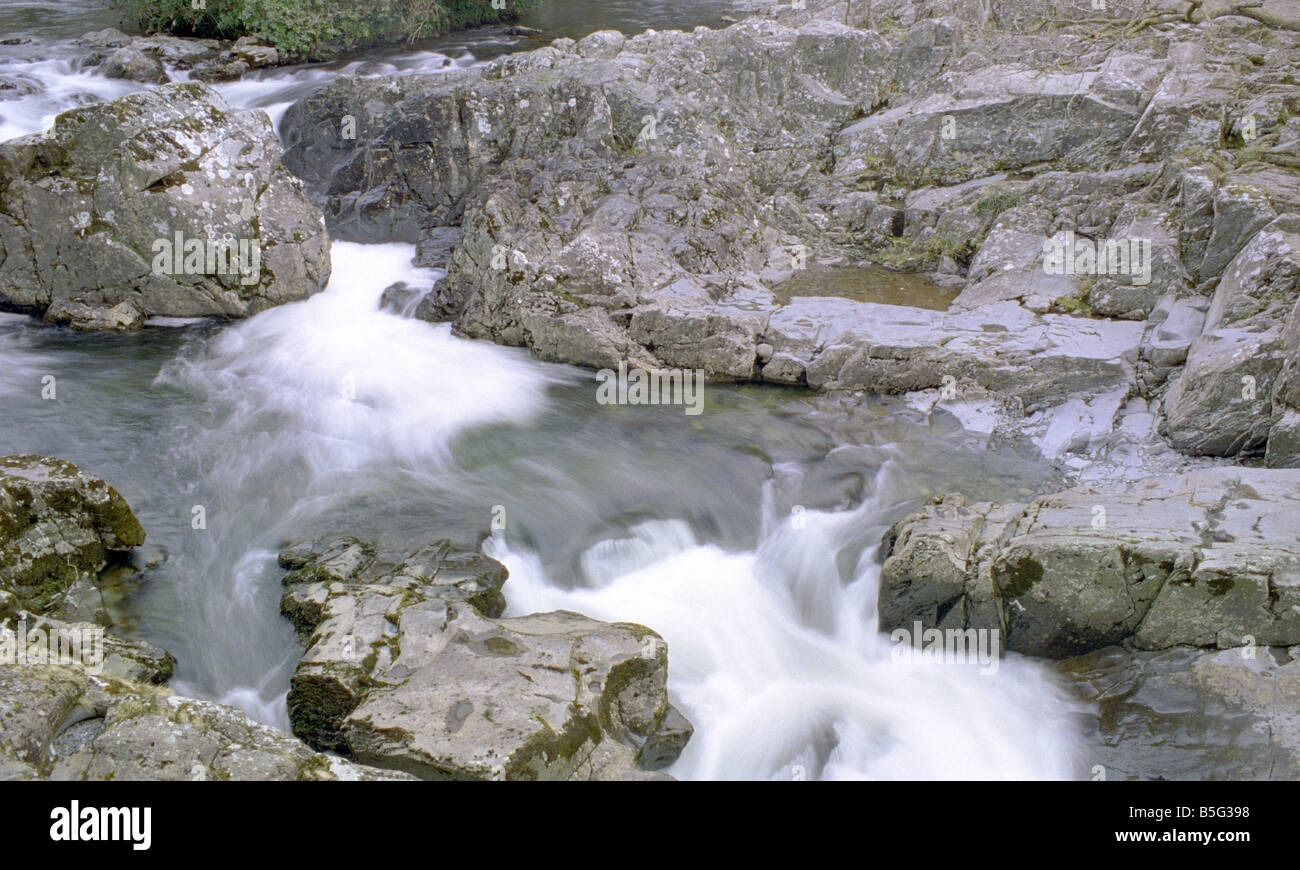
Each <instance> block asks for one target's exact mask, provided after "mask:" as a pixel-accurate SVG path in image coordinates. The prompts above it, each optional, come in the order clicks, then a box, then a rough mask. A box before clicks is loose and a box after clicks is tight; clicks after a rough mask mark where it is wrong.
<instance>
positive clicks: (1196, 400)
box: [1165, 214, 1300, 466]
mask: <svg viewBox="0 0 1300 870" xmlns="http://www.w3.org/2000/svg"><path fill="white" fill-rule="evenodd" d="M1297 373H1300V216H1297V215H1294V214H1288V215H1283V216H1282V217H1279V218H1277V219H1275V220H1273V221H1272V222H1270V223H1269V224H1268V225H1267V226H1266V227H1265V228H1264V229H1263V230H1261V231H1260V232H1259V233H1257V234H1256V235H1255V236H1254V238H1253V239H1252V240H1251V241H1250V243H1249V244H1247V245H1246V246H1245V247H1244V248H1243V249H1242V250H1241V252H1240V253H1238V254H1237V255H1236V256H1235V257H1234V258H1233V260H1232V263H1231V264H1230V265H1229V266H1228V268H1227V269H1226V270H1225V271H1224V273H1223V277H1222V279H1221V280H1220V281H1219V284H1218V287H1217V289H1216V290H1215V292H1214V298H1213V299H1212V301H1211V303H1210V307H1209V310H1208V312H1207V313H1206V315H1205V325H1204V329H1203V332H1202V334H1201V335H1200V337H1198V338H1197V339H1196V341H1195V342H1193V343H1192V345H1191V347H1190V349H1189V350H1188V352H1187V366H1186V368H1185V369H1184V370H1183V373H1182V375H1181V376H1179V377H1178V379H1177V380H1175V381H1174V382H1173V383H1172V384H1171V385H1170V387H1169V390H1168V392H1167V394H1166V396H1165V415H1166V418H1167V430H1168V435H1169V439H1170V441H1172V442H1173V444H1174V445H1175V446H1176V447H1178V448H1179V449H1181V450H1184V451H1186V452H1188V453H1193V454H1208V455H1212V456H1232V455H1235V454H1238V453H1248V454H1249V453H1256V454H1258V453H1265V454H1266V456H1267V458H1268V463H1269V464H1270V465H1274V466H1294V465H1297V464H1300V453H1298V452H1296V446H1297V445H1296V444H1295V441H1294V438H1293V437H1291V436H1290V434H1289V433H1291V432H1292V429H1291V428H1290V423H1289V421H1290V420H1291V419H1293V415H1294V414H1295V412H1296V409H1297V408H1300V377H1297ZM1289 415H1292V416H1289ZM1274 427H1278V428H1279V432H1278V438H1277V439H1276V441H1275V440H1274V439H1273V435H1272V433H1273V429H1274Z"/></svg>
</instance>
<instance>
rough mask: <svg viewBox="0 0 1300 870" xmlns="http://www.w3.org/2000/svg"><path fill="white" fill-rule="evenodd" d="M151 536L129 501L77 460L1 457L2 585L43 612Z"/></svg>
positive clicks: (25, 602) (0, 577) (0, 579)
mask: <svg viewBox="0 0 1300 870" xmlns="http://www.w3.org/2000/svg"><path fill="white" fill-rule="evenodd" d="M143 543H144V529H143V528H142V527H141V526H140V522H139V520H137V519H136V517H135V514H133V513H132V512H131V508H130V507H129V506H128V505H127V503H126V500H125V499H123V498H122V496H121V495H120V494H119V493H118V491H117V490H115V489H114V488H113V487H111V486H109V485H108V484H107V483H105V482H104V481H103V480H101V479H100V478H98V477H95V476H94V475H92V474H88V473H86V472H84V471H82V470H81V469H79V468H77V466H75V465H73V464H72V463H71V462H67V461H64V460H61V459H51V458H48V457H42V456H5V457H0V589H5V590H8V591H10V592H12V593H14V594H15V595H17V596H18V598H19V600H20V601H21V602H22V604H23V606H25V607H28V608H30V609H32V610H36V611H43V610H46V609H48V608H50V607H51V606H52V605H54V604H55V603H57V602H58V601H59V600H60V599H61V597H62V596H63V594H64V592H65V591H66V590H67V589H68V588H69V587H70V586H72V584H73V583H75V582H77V581H78V580H83V579H87V578H93V577H94V576H95V575H98V574H99V572H101V571H103V570H104V568H105V566H106V565H107V564H108V563H109V561H110V560H112V559H116V558H121V557H122V556H124V555H125V554H126V553H128V552H129V551H130V550H131V549H132V548H133V547H138V546H139V545H140V544H143Z"/></svg>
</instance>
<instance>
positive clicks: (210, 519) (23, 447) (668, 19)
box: [0, 0, 1079, 779]
mask: <svg viewBox="0 0 1300 870" xmlns="http://www.w3.org/2000/svg"><path fill="white" fill-rule="evenodd" d="M729 9H730V6H729V4H727V3H725V2H714V0H708V2H691V0H664V2H658V3H649V2H641V0H637V2H633V0H623V2H612V3H611V2H598V0H584V2H573V0H566V2H564V3H558V2H550V0H546V2H545V3H544V5H543V7H542V8H541V9H540V10H539V11H538V12H536V13H534V14H533V16H532V18H531V19H530V20H528V21H526V22H525V23H528V24H531V25H532V26H535V27H539V28H541V29H542V30H543V31H544V33H543V36H542V37H539V38H532V39H523V38H520V37H516V36H509V35H506V34H505V31H504V30H503V29H501V28H485V29H483V30H480V31H473V32H469V33H462V34H455V35H452V36H448V37H444V38H442V39H439V40H433V41H430V42H428V43H425V44H421V45H418V46H414V47H409V48H403V49H402V50H393V51H384V52H374V53H373V54H371V55H368V56H366V57H363V58H355V59H351V60H347V61H340V62H337V63H333V64H319V65H311V66H304V67H296V68H282V69H277V70H272V71H266V72H263V73H262V74H260V75H258V76H254V77H251V78H248V79H245V80H244V81H240V82H236V83H232V84H228V85H223V86H221V87H220V90H221V91H222V92H223V94H224V95H225V97H226V99H227V100H228V101H230V102H231V103H232V104H234V105H237V106H243V107H259V108H264V109H266V110H267V111H268V112H270V113H271V115H272V117H273V118H275V119H277V120H278V118H279V116H280V114H281V113H282V111H283V109H284V107H285V106H287V105H288V104H290V103H291V102H292V101H293V100H296V99H298V98H300V97H301V96H302V95H303V94H305V93H308V92H309V91H310V90H311V89H312V88H314V87H318V86H319V85H320V84H321V83H323V82H325V81H327V80H328V79H329V78H330V77H331V76H333V75H336V74H338V73H340V72H353V73H359V74H367V75H369V74H375V75H379V74H400V73H414V72H435V71H439V70H447V69H451V68H455V67H457V66H465V65H470V64H476V63H482V62H484V60H486V59H488V58H491V57H492V56H494V55H497V54H500V53H502V52H507V51H514V50H520V49H524V48H529V47H533V46H535V45H539V44H544V43H545V42H546V41H549V40H550V39H552V38H554V37H556V36H560V35H566V36H574V37H580V36H582V35H583V34H584V33H585V32H588V31H590V30H595V29H599V28H602V27H618V28H621V29H623V30H625V31H626V32H629V33H634V32H637V31H639V30H642V29H645V28H646V27H655V28H659V29H667V28H670V27H679V28H687V29H689V28H692V27H694V26H696V25H700V24H703V25H710V26H716V25H718V24H720V23H721V16H722V15H723V14H726V13H727V12H728V11H729ZM114 23H116V22H115V17H114V16H113V15H112V14H111V13H110V12H108V11H106V10H105V9H104V8H103V6H102V5H101V4H99V3H93V2H89V0H73V2H66V0H64V2H53V0H30V2H4V3H0V25H3V36H4V38H5V42H6V44H4V45H0V82H5V81H10V82H15V83H17V84H15V85H14V86H13V87H9V88H7V89H0V138H8V137H11V136H16V135H21V134H25V133H30V132H35V131H38V130H41V129H44V128H45V127H46V126H48V124H49V122H50V121H51V120H52V118H53V116H54V115H55V114H56V113H57V112H59V111H62V110H64V109H67V108H68V107H70V106H73V105H77V104H80V103H83V102H86V101H90V100H96V99H111V98H113V97H117V96H120V95H122V94H124V93H127V92H129V91H132V90H135V89H138V88H139V87H140V86H139V85H135V84H131V83H126V82H115V81H110V80H108V79H104V78H102V77H100V76H97V75H95V74H94V73H93V72H91V71H85V70H82V69H81V67H80V63H79V58H80V57H81V56H82V55H83V53H84V50H81V49H78V48H77V47H76V46H75V45H74V44H73V42H72V40H73V39H75V37H76V36H78V35H80V34H81V33H83V32H86V31H89V30H93V29H97V28H101V27H105V26H110V25H113V24H114ZM412 254H413V248H412V247H410V246H406V245H399V244H392V245H357V244H352V243H345V242H336V243H335V244H334V249H333V263H334V271H333V277H332V280H331V282H330V285H329V287H328V289H327V290H326V291H325V292H324V293H321V294H319V295H317V296H315V297H313V298H312V299H310V300H308V301H305V302H299V303H293V304H289V305H284V306H281V307H279V308H276V309H273V310H270V311H267V312H265V313H263V314H260V315H258V316H256V317H254V318H251V319H249V320H247V321H244V322H240V323H231V324H221V323H212V322H186V321H167V320H154V321H152V322H151V324H150V326H149V327H148V328H146V329H145V330H143V331H141V332H138V333H135V334H124V335H116V334H114V335H108V334H78V333H73V332H71V331H68V330H65V329H56V328H51V327H47V326H44V325H41V324H39V323H36V322H34V321H31V320H30V319H28V318H25V317H21V316H18V315H0V402H2V403H3V409H4V413H3V418H0V419H2V420H3V422H2V423H0V454H8V453H41V454H47V455H54V456H60V457H63V458H67V459H70V460H72V461H74V462H76V463H78V464H80V465H82V466H83V467H85V468H86V469H88V470H89V471H92V472H93V473H96V474H99V475H101V476H103V477H104V478H106V479H107V480H109V481H110V482H111V483H112V484H113V485H114V486H116V487H117V488H118V489H119V490H120V491H121V492H122V494H123V495H124V496H125V497H126V498H127V500H128V501H129V502H130V504H131V505H132V506H133V508H134V509H135V511H136V513H137V514H138V516H139V517H140V519H141V521H142V522H143V524H144V526H145V528H146V529H147V531H148V535H149V540H148V542H147V543H146V545H145V547H144V548H142V550H141V552H140V553H139V554H138V558H137V563H138V564H137V567H138V569H139V570H138V571H134V572H126V573H125V575H124V576H123V578H122V579H121V582H120V588H117V587H110V588H109V590H108V594H107V597H106V599H105V603H106V605H107V606H108V607H109V609H110V610H111V612H112V614H113V616H114V619H115V620H116V621H117V623H118V625H119V630H122V631H125V632H128V633H133V634H136V635H138V636H142V637H145V638H148V639H150V640H153V641H156V642H158V643H160V644H162V645H163V646H165V647H166V648H168V649H169V650H171V651H172V652H173V653H174V654H175V655H176V656H177V658H178V659H179V662H180V664H179V666H178V669H177V674H176V678H175V680H174V681H173V687H174V688H175V689H177V690H178V691H180V692H182V693H186V694H192V695H195V696H199V697H207V698H215V699H219V700H222V701H224V702H227V703H230V704H234V705H236V706H238V707H240V708H242V709H244V710H246V711H248V712H249V713H250V715H252V716H254V717H255V718H257V719H260V720H262V721H265V722H269V723H271V724H275V725H278V726H280V727H287V724H288V723H287V715H286V712H285V701H284V699H285V693H286V691H287V689H288V681H289V677H290V675H291V673H292V671H293V668H294V665H295V663H296V661H297V658H298V656H299V655H300V654H301V647H300V645H299V642H298V641H297V639H296V638H295V636H294V632H293V630H292V628H291V627H290V625H289V623H288V622H287V621H286V620H285V619H283V618H282V617H281V616H280V614H279V597H280V592H281V587H280V582H279V578H280V575H281V573H282V572H280V571H279V570H278V568H277V567H276V561H275V555H276V552H277V551H278V549H279V548H280V547H282V546H284V545H285V544H287V543H290V542H295V541H302V540H308V539H316V538H320V537H324V536H329V535H341V534H352V535H356V536H358V537H362V538H366V539H370V540H373V541H376V542H378V543H380V544H381V545H383V546H391V547H400V548H405V549H413V548H415V547H417V546H419V545H421V544H423V543H426V542H428V541H432V540H435V539H437V538H441V537H451V538H453V539H458V540H462V541H467V542H473V541H475V540H479V539H480V538H481V536H482V535H483V534H484V533H485V532H486V530H487V529H488V527H489V523H490V520H491V519H492V517H493V516H494V515H500V516H504V519H505V529H504V531H498V532H496V533H494V534H493V536H492V537H490V538H488V539H486V540H485V541H484V544H483V546H484V548H485V550H486V551H487V552H488V553H489V554H491V555H493V556H495V557H497V558H499V559H501V560H502V561H503V562H504V563H505V564H506V565H507V566H508V567H509V569H510V580H509V582H508V583H507V584H506V587H505V591H506V595H507V599H508V601H509V614H510V615H515V614H523V613H528V612H534V611H537V610H542V609H553V608H567V609H571V610H576V611H579V612H582V613H585V614H588V615H590V616H593V617H596V618H600V619H611V620H630V621H636V622H642V623H644V624H646V625H649V626H650V627H652V628H654V629H655V630H656V631H658V632H660V633H661V634H662V635H663V636H664V637H665V638H666V640H667V641H668V644H669V654H670V669H669V688H670V691H671V693H672V696H673V700H674V702H675V703H676V704H677V705H678V707H679V708H680V709H681V710H682V711H683V712H684V713H685V714H686V715H687V717H688V718H689V719H691V721H692V722H693V723H694V725H695V727H696V734H695V737H694V738H693V740H692V741H691V743H690V744H689V746H688V748H687V750H686V752H685V753H684V754H683V756H682V758H681V759H680V760H679V761H678V762H677V763H676V764H675V765H674V766H673V767H672V768H671V770H670V772H671V773H673V774H675V775H677V776H679V777H684V778H702V779H707V778H758V779H763V778H785V779H804V778H806V779H815V778H933V779H941V778H942V779H948V778H963V777H977V778H1030V777H1048V778H1065V777H1071V776H1075V775H1077V774H1078V773H1079V769H1078V761H1077V755H1078V739H1079V738H1078V736H1077V727H1076V723H1075V710H1074V707H1073V705H1072V703H1071V702H1070V701H1068V700H1067V698H1066V696H1065V694H1064V693H1063V691H1062V690H1061V689H1060V687H1058V685H1057V683H1056V681H1055V677H1054V674H1053V672H1052V671H1050V670H1049V669H1047V668H1045V667H1043V666H1041V665H1039V664H1036V663H1033V662H1030V661H1028V660H1025V659H1021V658H1019V657H1016V656H1014V655H1012V656H1007V657H1006V658H1005V659H1003V660H1002V661H1001V663H1000V666H999V667H998V668H996V672H994V673H984V672H982V669H981V668H980V667H979V666H978V665H976V664H971V665H965V666H957V665H952V664H943V665H940V664H934V663H928V662H900V661H896V660H895V656H893V655H892V648H891V644H890V642H889V639H888V638H887V637H886V636H883V635H881V634H879V633H878V632H877V630H876V619H875V596H876V586H877V582H878V576H879V570H880V569H879V557H878V552H877V549H878V545H879V542H880V539H881V535H882V534H883V533H884V531H885V530H886V529H887V528H888V525H889V524H890V523H891V522H894V521H896V520H897V519H899V518H901V517H902V516H904V515H905V514H906V513H907V512H908V511H909V510H911V509H914V508H915V507H916V505H917V504H919V503H920V502H921V501H922V500H924V499H925V498H928V497H930V496H932V495H934V494H937V493H942V492H947V491H954V490H960V491H963V492H965V493H966V494H967V495H968V496H969V497H971V498H994V499H1005V498H1024V497H1027V496H1029V495H1031V494H1033V493H1034V492H1035V491H1038V490H1040V489H1042V488H1044V487H1045V486H1046V485H1047V484H1048V481H1049V480H1050V479H1051V475H1052V472H1051V470H1050V468H1048V467H1047V466H1046V465H1044V464H1042V463H1041V462H1039V461H1037V460H1035V459H1031V458H1023V457H1017V456H1010V455H1003V454H1001V453H996V452H989V451H986V450H985V449H984V448H983V446H982V445H981V443H980V442H979V440H978V439H976V438H973V437H971V436H968V435H967V434H966V433H964V432H963V431H962V429H961V427H960V426H959V425H957V423H956V421H955V420H954V419H953V418H952V417H950V416H948V415H945V414H935V415H933V416H932V417H927V416H925V415H922V414H919V413H917V412H915V411H912V410H909V409H908V408H907V407H906V406H905V404H904V403H902V402H901V401H894V400H886V399H878V398H874V397H865V398H863V399H861V400H853V401H849V400H842V399H831V398H825V397H817V396H813V395H810V394H808V393H805V392H802V391H797V390H783V389H777V388H773V387H757V386H740V387H722V386H712V385H710V386H709V387H707V388H706V390H705V410H704V413H702V414H700V415H698V416H690V415H686V414H684V413H683V409H682V408H681V407H673V406H660V407H647V406H631V407H624V406H611V405H601V404H598V403H597V402H596V400H595V381H594V378H593V375H592V373H591V372H589V371H584V370H580V369H576V368H571V367H566V366H555V365H548V364H543V363H540V362H537V361H536V360H534V359H532V358H531V357H530V356H529V355H528V354H527V353H526V352H524V351H520V350H513V349H506V348H500V347H496V346H494V345H490V344H485V343H478V342H470V341H466V340H463V339H460V338H458V337H456V336H453V335H452V334H451V331H450V329H449V327H448V326H447V325H437V326H435V325H430V324H427V323H423V322H419V321H415V320H411V319H408V318H405V317H402V316H401V315H399V314H396V313H391V312H389V311H383V310H381V309H380V305H379V299H380V296H381V294H382V292H383V290H384V289H385V288H386V287H388V286H389V285H391V284H392V283H394V282H396V281H406V282H408V283H409V284H411V285H412V286H425V287H427V286H431V285H432V282H433V281H434V280H435V279H436V277H437V274H436V273H434V272H432V271H430V270H420V269H417V268H415V267H413V266H411V265H410V261H411V256H412ZM51 378H52V380H51ZM50 384H53V385H54V386H55V387H56V390H55V394H54V397H53V398H50V397H49V391H48V390H47V389H44V388H45V387H47V386H49V385H50ZM196 526H197V527H196Z"/></svg>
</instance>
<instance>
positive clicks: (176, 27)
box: [114, 0, 536, 59]
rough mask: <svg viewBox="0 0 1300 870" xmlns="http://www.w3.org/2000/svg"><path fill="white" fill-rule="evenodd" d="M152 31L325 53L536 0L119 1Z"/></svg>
mask: <svg viewBox="0 0 1300 870" xmlns="http://www.w3.org/2000/svg"><path fill="white" fill-rule="evenodd" d="M114 2H115V3H116V4H117V6H118V7H119V8H120V9H121V10H122V13H123V14H124V15H125V16H126V18H127V19H128V21H130V22H131V23H132V24H134V25H136V26H138V27H139V28H140V29H141V30H143V31H145V32H147V33H170V34H174V35H177V36H204V37H218V38H222V39H234V38H237V37H240V36H245V35H250V34H252V35H257V36H261V37H262V38H263V39H266V40H267V41H268V42H270V43H271V44H272V45H274V46H275V47H276V48H277V49H278V50H280V51H281V52H282V53H284V54H286V55H289V56H291V57H302V58H308V59H320V58H325V57H330V56H332V55H337V54H340V53H343V52H347V51H352V50H354V49H357V48H362V47H364V46H368V45H378V44H383V43H393V42H402V41H408V42H410V41H414V40H417V39H424V38H426V37H430V36H436V35H438V34H440V33H446V32H447V31H449V30H456V29H459V28H462V27H474V26H475V25H479V24H490V23H493V22H497V21H510V20H513V19H515V18H517V17H518V16H519V13H520V12H522V11H523V10H524V9H525V8H527V7H528V6H530V5H532V3H534V2H536V0H504V8H502V9H495V8H493V6H492V0H369V2H366V0H361V2H346V0H203V2H202V3H200V4H199V5H200V6H201V8H198V9H196V8H194V7H195V5H196V4H195V3H194V0H114Z"/></svg>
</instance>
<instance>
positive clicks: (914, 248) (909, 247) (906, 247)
mask: <svg viewBox="0 0 1300 870" xmlns="http://www.w3.org/2000/svg"><path fill="white" fill-rule="evenodd" d="M983 243H984V238H983V237H982V236H981V237H977V238H971V239H953V238H950V237H948V236H944V235H933V236H931V237H930V238H928V239H926V240H925V241H924V242H919V241H917V240H915V239H908V238H903V237H899V238H894V239H890V240H889V246H888V247H886V248H878V249H875V250H872V251H868V252H867V253H866V257H865V259H866V260H867V261H868V262H871V263H876V264H879V265H881V266H888V267H890V268H891V269H914V268H918V266H917V264H918V261H919V263H920V264H921V266H920V268H925V267H926V266H927V265H929V266H933V265H935V264H937V263H938V262H939V261H940V260H942V259H943V258H944V257H951V258H952V260H953V261H954V262H955V263H957V264H958V265H959V266H967V265H969V264H970V261H971V258H972V257H974V256H975V253H976V252H977V251H978V250H979V249H980V245H981V244H983Z"/></svg>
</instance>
